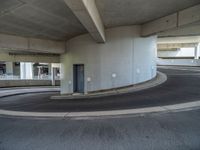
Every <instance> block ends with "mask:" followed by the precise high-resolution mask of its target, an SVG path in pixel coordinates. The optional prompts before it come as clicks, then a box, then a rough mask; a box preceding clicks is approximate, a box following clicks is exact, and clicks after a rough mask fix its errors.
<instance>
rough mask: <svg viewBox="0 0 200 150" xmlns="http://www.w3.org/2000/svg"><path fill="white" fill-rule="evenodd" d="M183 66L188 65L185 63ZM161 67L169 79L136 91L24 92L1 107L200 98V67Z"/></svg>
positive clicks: (118, 105) (102, 106)
mask: <svg viewBox="0 0 200 150" xmlns="http://www.w3.org/2000/svg"><path fill="white" fill-rule="evenodd" d="M179 69H184V67H181V68H179ZM186 69H188V68H186ZM194 70H197V71H194ZM159 71H161V72H163V73H166V74H167V76H168V80H167V82H165V83H164V84H162V85H160V86H157V87H154V88H151V89H147V90H143V91H139V92H136V93H129V94H121V95H116V96H106V97H102V98H90V99H76V100H51V99H50V96H51V95H56V94H57V93H53V92H52V93H43V94H42V93H37V94H24V95H18V96H11V97H5V98H1V99H0V109H7V110H16V111H38V112H55V111H56V112H68V111H70V112H76V111H96V110H99V111H100V110H101V111H102V110H117V109H131V108H140V107H150V106H161V105H170V104H178V103H183V102H191V101H196V100H200V68H190V69H189V70H176V68H172V69H159Z"/></svg>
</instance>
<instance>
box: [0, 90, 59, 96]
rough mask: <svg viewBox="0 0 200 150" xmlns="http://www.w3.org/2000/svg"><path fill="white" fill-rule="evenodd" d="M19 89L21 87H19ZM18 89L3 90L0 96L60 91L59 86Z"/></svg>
mask: <svg viewBox="0 0 200 150" xmlns="http://www.w3.org/2000/svg"><path fill="white" fill-rule="evenodd" d="M17 90H19V89H17ZM15 91H16V90H12V89H11V90H3V91H1V92H0V98H3V97H9V96H15V95H23V94H32V93H33V94H34V93H48V92H59V89H58V88H40V89H20V90H19V91H17V92H15Z"/></svg>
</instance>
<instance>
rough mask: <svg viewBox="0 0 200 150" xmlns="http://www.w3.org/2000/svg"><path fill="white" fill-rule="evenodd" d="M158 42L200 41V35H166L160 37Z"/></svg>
mask: <svg viewBox="0 0 200 150" xmlns="http://www.w3.org/2000/svg"><path fill="white" fill-rule="evenodd" d="M157 43H158V44H166V43H175V44H177V43H200V36H189V37H164V38H158V40H157Z"/></svg>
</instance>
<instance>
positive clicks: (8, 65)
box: [6, 62, 13, 75]
mask: <svg viewBox="0 0 200 150" xmlns="http://www.w3.org/2000/svg"><path fill="white" fill-rule="evenodd" d="M6 74H7V75H13V62H6Z"/></svg>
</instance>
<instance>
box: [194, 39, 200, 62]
mask: <svg viewBox="0 0 200 150" xmlns="http://www.w3.org/2000/svg"><path fill="white" fill-rule="evenodd" d="M199 53H200V43H199V44H198V45H197V46H196V47H195V51H194V59H199V56H200V54H199Z"/></svg>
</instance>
